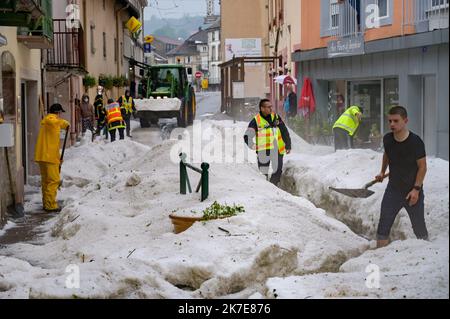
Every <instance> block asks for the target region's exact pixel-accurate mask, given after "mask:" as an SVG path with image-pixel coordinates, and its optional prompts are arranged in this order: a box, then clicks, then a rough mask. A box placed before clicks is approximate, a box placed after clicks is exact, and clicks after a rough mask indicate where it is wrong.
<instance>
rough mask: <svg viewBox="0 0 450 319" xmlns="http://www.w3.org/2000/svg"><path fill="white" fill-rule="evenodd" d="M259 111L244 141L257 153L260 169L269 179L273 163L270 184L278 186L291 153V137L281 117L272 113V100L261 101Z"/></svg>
mask: <svg viewBox="0 0 450 319" xmlns="http://www.w3.org/2000/svg"><path fill="white" fill-rule="evenodd" d="M259 110H260V112H259V113H258V114H257V115H256V116H255V117H254V118H253V120H252V121H251V122H250V124H249V126H248V129H247V131H246V133H245V135H244V141H245V143H246V144H247V145H248V147H250V148H251V149H253V150H255V151H256V153H257V156H258V168H259V170H260V171H261V172H262V173H263V174H264V175H265V176H266V177H267V178H268V176H269V167H270V164H271V163H272V170H273V173H272V176H271V178H270V182H271V183H272V184H275V185H278V184H279V183H280V180H281V175H282V172H283V158H284V156H285V155H286V154H289V153H290V152H291V137H290V135H289V131H288V129H287V127H286V125H285V124H284V122H283V120H282V119H281V117H280V116H279V115H278V114H275V113H273V112H272V103H271V102H270V100H268V99H263V100H261V102H260V103H259ZM254 138H255V139H256V140H255V142H256V143H255V142H254V141H253V139H254Z"/></svg>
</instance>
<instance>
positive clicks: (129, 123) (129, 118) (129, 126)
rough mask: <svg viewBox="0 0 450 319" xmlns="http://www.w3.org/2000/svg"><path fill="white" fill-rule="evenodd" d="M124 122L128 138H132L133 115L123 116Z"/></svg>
mask: <svg viewBox="0 0 450 319" xmlns="http://www.w3.org/2000/svg"><path fill="white" fill-rule="evenodd" d="M123 120H124V121H125V125H126V127H127V136H128V137H131V114H127V115H123Z"/></svg>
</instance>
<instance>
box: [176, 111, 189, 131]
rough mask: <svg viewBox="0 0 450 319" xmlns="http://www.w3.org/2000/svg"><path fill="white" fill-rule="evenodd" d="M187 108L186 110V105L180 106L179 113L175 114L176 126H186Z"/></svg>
mask: <svg viewBox="0 0 450 319" xmlns="http://www.w3.org/2000/svg"><path fill="white" fill-rule="evenodd" d="M186 116H187V110H186V106H184V107H182V108H181V110H180V113H179V114H178V116H177V124H178V127H186V126H187V122H188V121H187V118H186Z"/></svg>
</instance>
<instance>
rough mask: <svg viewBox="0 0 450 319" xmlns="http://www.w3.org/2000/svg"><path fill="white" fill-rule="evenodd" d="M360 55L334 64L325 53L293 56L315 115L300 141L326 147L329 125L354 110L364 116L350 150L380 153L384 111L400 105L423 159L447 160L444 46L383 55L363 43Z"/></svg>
mask: <svg viewBox="0 0 450 319" xmlns="http://www.w3.org/2000/svg"><path fill="white" fill-rule="evenodd" d="M365 51H366V52H365V54H363V55H353V56H344V57H335V58H324V56H327V55H326V52H327V51H326V49H317V50H314V51H313V52H300V53H294V55H293V59H294V61H296V63H297V69H298V73H299V76H298V82H299V88H302V86H303V84H304V81H305V79H306V78H309V80H310V81H311V83H312V86H313V90H314V95H315V99H316V101H317V103H316V104H317V105H316V109H315V113H314V114H312V116H311V118H310V119H305V123H307V125H308V126H309V128H308V130H305V132H306V134H305V135H306V136H304V138H305V139H306V140H308V141H311V140H312V141H314V142H317V143H321V144H324V143H326V144H329V145H332V144H333V141H332V132H331V127H332V126H333V124H334V122H335V121H336V120H337V119H338V117H339V116H340V115H341V114H342V113H343V112H344V111H345V109H346V108H348V107H350V106H352V105H357V106H360V107H362V108H363V111H364V115H363V120H362V124H361V125H360V128H359V130H358V132H357V134H356V136H355V147H358V148H371V149H373V150H381V149H382V136H383V135H384V134H386V133H388V132H389V126H388V121H387V114H388V111H389V109H390V108H391V107H392V106H395V105H402V106H404V107H406V108H407V110H408V113H409V128H410V130H411V131H413V132H414V133H416V134H418V135H419V136H421V137H422V138H423V140H424V142H425V145H426V149H427V154H428V155H429V156H436V157H440V158H443V159H446V160H448V158H449V140H448V115H449V107H448V105H449V99H448V97H449V94H448V93H449V91H448V87H447V86H448V78H449V76H448V44H447V43H440V44H435V45H431V46H428V47H411V48H403V49H398V50H392V51H385V50H382V49H381V46H379V45H378V46H376V47H375V46H374V47H373V48H372V46H371V45H370V44H368V43H366V50H365ZM311 136H313V137H314V138H311ZM321 137H322V138H321Z"/></svg>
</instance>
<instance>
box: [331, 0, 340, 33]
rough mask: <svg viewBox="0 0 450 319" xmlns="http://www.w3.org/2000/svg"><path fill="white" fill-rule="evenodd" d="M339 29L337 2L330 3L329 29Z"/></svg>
mask: <svg viewBox="0 0 450 319" xmlns="http://www.w3.org/2000/svg"><path fill="white" fill-rule="evenodd" d="M337 27H339V3H338V0H331V1H330V28H331V29H336V28H337Z"/></svg>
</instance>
